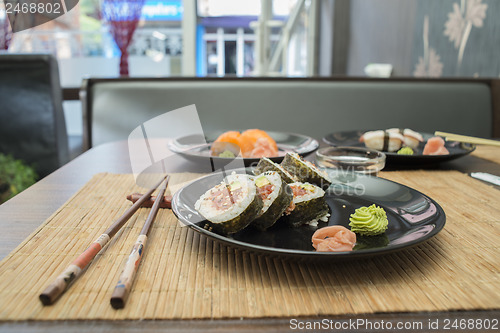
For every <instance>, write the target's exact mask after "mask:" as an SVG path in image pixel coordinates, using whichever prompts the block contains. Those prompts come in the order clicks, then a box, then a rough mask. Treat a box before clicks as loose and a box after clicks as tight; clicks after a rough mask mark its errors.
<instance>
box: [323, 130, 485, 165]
mask: <svg viewBox="0 0 500 333" xmlns="http://www.w3.org/2000/svg"><path fill="white" fill-rule="evenodd" d="M392 130H395V129H390V130H386V131H385V132H386V136H385V138H384V134H379V133H378V132H384V131H383V130H375V131H370V130H357V131H341V132H335V133H330V134H328V135H326V136H325V137H323V141H324V142H325V143H327V144H328V145H331V146H351V147H365V146H366V147H369V145H370V144H373V145H374V146H373V147H375V149H378V150H380V151H383V152H384V154H385V155H386V164H387V165H389V166H390V165H414V166H419V165H425V164H435V163H441V162H446V161H450V160H454V159H457V158H460V157H463V156H465V155H467V154H470V153H471V152H473V151H474V149H475V146H474V145H471V144H464V143H459V142H453V141H446V142H444V141H443V144H442V147H438V148H436V150H437V151H438V152H439V153H436V154H427V151H426V145H427V143H434V142H433V140H435V137H434V135H432V134H429V133H423V132H420V133H418V132H414V131H411V130H409V129H405V131H408V132H410V131H411V132H410V135H411V134H414V135H415V137H417V138H418V139H417V140H413V141H414V146H413V149H412V150H413V151H412V154H411V155H407V154H402V153H401V152H399V153H398V150H399V148H400V146H397V147H396V148H395V149H394V150H393V151H388V150H387V149H383V148H382V146H380V147H378V148H376V147H377V143H378V142H380V144H381V145H382V144H383V142H384V141H385V142H386V143H387V145H388V146H389V147H390V145H391V144H392V143H393V141H396V144H397V141H398V138H399V137H400V138H401V139H400V140H401V142H404V141H403V140H405V139H407V138H409V139H410V140H411V139H413V135H411V136H410V135H407V136H404V137H403V136H401V135H399V133H391V131H392ZM387 132H389V134H390V136H389V137H388V136H387ZM367 134H369V137H368V135H367ZM377 136H378V137H377ZM367 137H368V140H370V141H371V142H367V141H368V140H366V138H367ZM393 137H394V140H393ZM363 139H365V140H363ZM409 144H411V143H409ZM429 146H430V145H429ZM384 148H387V147H384ZM428 148H429V147H428Z"/></svg>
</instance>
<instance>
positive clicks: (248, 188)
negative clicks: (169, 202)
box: [195, 173, 263, 234]
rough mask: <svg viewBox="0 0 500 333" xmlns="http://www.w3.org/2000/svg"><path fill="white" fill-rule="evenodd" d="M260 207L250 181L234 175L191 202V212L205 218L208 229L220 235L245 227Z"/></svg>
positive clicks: (242, 176)
mask: <svg viewBox="0 0 500 333" xmlns="http://www.w3.org/2000/svg"><path fill="white" fill-rule="evenodd" d="M262 207H263V202H262V199H261V197H260V195H259V193H258V191H257V187H256V186H255V183H254V181H253V179H252V178H251V177H249V176H248V175H244V174H234V173H233V174H232V175H229V176H227V177H226V178H225V179H224V180H223V181H222V182H221V183H220V184H218V185H216V186H214V187H212V188H211V189H209V190H208V191H206V192H205V193H204V194H203V195H202V196H201V197H200V199H198V201H196V203H195V209H196V210H197V211H198V212H199V213H200V214H201V215H202V216H203V217H204V218H206V219H207V221H208V223H209V225H210V227H212V228H213V230H214V231H216V232H220V233H223V234H232V233H235V232H238V231H240V230H242V229H243V228H245V227H247V226H248V225H249V224H250V223H251V222H252V221H253V220H254V219H255V218H256V217H257V216H259V215H260V214H261V211H262Z"/></svg>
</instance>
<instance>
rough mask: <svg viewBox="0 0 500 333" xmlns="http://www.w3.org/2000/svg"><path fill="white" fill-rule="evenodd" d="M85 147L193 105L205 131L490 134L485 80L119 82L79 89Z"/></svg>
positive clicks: (88, 82)
mask: <svg viewBox="0 0 500 333" xmlns="http://www.w3.org/2000/svg"><path fill="white" fill-rule="evenodd" d="M82 92H83V94H82V95H81V96H83V100H82V102H83V106H84V117H85V119H84V126H86V130H85V131H84V136H86V138H84V141H86V142H87V144H88V147H90V146H92V145H97V144H101V143H105V142H108V141H114V140H126V139H127V137H128V135H129V133H130V132H131V131H132V130H133V129H134V128H136V127H137V126H139V125H141V123H143V122H145V121H147V120H149V119H151V118H153V117H155V116H157V115H160V114H162V113H164V112H168V111H171V110H174V109H177V108H180V107H184V106H187V105H191V104H195V105H196V108H197V110H198V113H199V117H200V120H201V124H202V126H203V129H204V131H205V133H206V132H207V131H221V130H230V129H245V128H261V129H264V130H274V131H287V132H295V133H302V134H306V135H309V136H312V137H315V138H318V139H321V138H322V137H323V136H325V135H327V134H329V133H332V132H337V131H344V130H363V129H385V128H391V127H400V128H401V127H407V128H412V129H414V130H417V131H422V132H433V131H435V130H442V131H448V132H454V133H462V134H466V135H473V136H482V137H491V136H492V128H493V126H492V99H491V93H490V86H489V84H488V82H486V81H485V82H482V81H474V80H419V79H400V80H392V79H389V80H388V79H385V80H372V79H364V78H354V79H336V78H325V79H322V78H137V79H134V78H128V79H125V78H119V79H89V80H86V81H85V82H84V85H83V90H82Z"/></svg>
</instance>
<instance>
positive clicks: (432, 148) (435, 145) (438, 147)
mask: <svg viewBox="0 0 500 333" xmlns="http://www.w3.org/2000/svg"><path fill="white" fill-rule="evenodd" d="M449 153H450V152H449V151H448V149H446V147H445V146H444V140H443V138H442V137H440V136H435V137H432V138H430V139H429V140H427V143H426V144H425V147H424V152H423V155H448V154H449Z"/></svg>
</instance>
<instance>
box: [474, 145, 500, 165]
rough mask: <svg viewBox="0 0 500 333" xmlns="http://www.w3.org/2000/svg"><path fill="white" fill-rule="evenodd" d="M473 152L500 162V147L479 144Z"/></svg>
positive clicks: (478, 155)
mask: <svg viewBox="0 0 500 333" xmlns="http://www.w3.org/2000/svg"><path fill="white" fill-rule="evenodd" d="M472 154H473V155H474V156H477V157H480V158H482V159H485V160H489V161H492V162H495V163H498V164H500V147H493V146H477V147H476V150H474V151H473V152H472ZM499 168H500V166H499Z"/></svg>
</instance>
